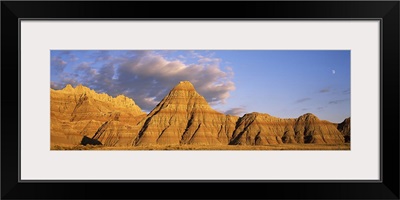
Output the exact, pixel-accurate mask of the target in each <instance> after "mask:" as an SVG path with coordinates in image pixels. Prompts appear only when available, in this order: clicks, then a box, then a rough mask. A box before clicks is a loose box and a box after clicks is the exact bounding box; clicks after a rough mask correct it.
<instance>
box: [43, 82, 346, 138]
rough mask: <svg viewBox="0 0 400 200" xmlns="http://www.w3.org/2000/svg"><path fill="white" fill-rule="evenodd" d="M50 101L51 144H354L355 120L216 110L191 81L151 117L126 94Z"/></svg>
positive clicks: (85, 91) (83, 94) (67, 94)
mask: <svg viewBox="0 0 400 200" xmlns="http://www.w3.org/2000/svg"><path fill="white" fill-rule="evenodd" d="M50 94H51V95H50V96H51V128H50V129H51V145H52V146H54V145H78V144H83V145H86V144H93V145H104V146H136V145H144V146H147V145H228V144H230V145H274V144H287V143H299V144H303V143H316V144H341V143H344V142H345V141H346V142H350V118H347V119H345V120H344V121H343V122H342V123H340V124H334V123H331V122H328V121H324V120H320V119H318V118H317V117H316V116H315V115H313V114H311V113H307V114H304V115H302V116H300V117H298V118H291V119H282V118H277V117H273V116H270V115H268V114H263V113H257V112H253V113H248V114H245V115H244V116H242V117H240V118H239V117H237V116H230V115H225V114H222V113H220V112H217V111H215V110H213V109H212V108H211V107H210V105H209V104H208V103H207V101H206V100H205V98H204V97H203V96H201V95H200V94H199V93H197V91H196V89H195V87H194V86H193V85H192V84H191V83H190V82H188V81H181V82H180V83H179V84H177V85H176V86H175V87H174V88H173V89H172V90H171V91H170V92H169V94H168V95H167V96H166V97H164V99H162V100H161V102H160V103H159V104H158V105H157V106H156V107H155V108H154V109H153V110H152V111H151V112H150V113H149V114H147V115H146V114H145V113H144V112H143V111H142V110H141V109H140V108H139V107H138V106H137V105H136V104H135V102H134V101H133V100H132V99H130V98H128V97H125V96H123V95H120V96H117V97H115V98H113V97H111V96H109V95H107V94H98V93H96V92H95V91H93V90H90V89H89V88H87V87H84V86H82V85H79V86H77V87H76V88H73V87H72V86H71V85H67V86H66V87H65V88H64V89H62V90H53V89H51V92H50Z"/></svg>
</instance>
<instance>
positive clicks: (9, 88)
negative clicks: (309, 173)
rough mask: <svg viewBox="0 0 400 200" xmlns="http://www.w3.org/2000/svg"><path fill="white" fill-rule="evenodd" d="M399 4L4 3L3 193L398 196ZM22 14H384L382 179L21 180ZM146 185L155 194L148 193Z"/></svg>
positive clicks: (110, 16)
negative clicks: (20, 73) (20, 39)
mask: <svg viewBox="0 0 400 200" xmlns="http://www.w3.org/2000/svg"><path fill="white" fill-rule="evenodd" d="M154 8H162V9H154ZM182 8H183V9H182ZM399 9H400V3H399V2H398V1H351V2H346V1H337V2H335V1H304V2H302V1H282V2H276V1H253V2H241V1H231V2H228V1H220V2H211V1H203V2H183V1H175V2H166V1H160V2H154V1H148V2H139V1H116V2H108V1H86V2H80V1H69V2H67V1H60V2H56V1H2V2H1V50H2V51H1V74H2V77H1V85H2V86H1V94H2V96H3V98H1V198H2V199H86V198H88V199H133V198H135V199H182V198H185V199H255V198H257V199H399V66H400V65H399ZM22 18H23V19H39V18H40V19H75V20H77V19H181V20H196V19H203V20H212V19H228V20H229V19H237V20H243V19H244V20H251V19H258V20H260V19H261V20H262V19H315V20H319V19H335V20H348V19H379V20H381V82H382V83H381V123H380V125H381V136H382V137H381V146H382V147H381V148H382V149H381V152H382V154H381V175H382V178H381V181H373V182H371V181H356V182H354V181H353V182H352V181H349V182H346V181H338V182H325V181H269V182H267V181H141V182H129V181H126V182H95V181H62V182H19V168H18V163H19V145H18V144H19V138H18V133H19V132H20V129H21V127H20V121H19V120H20V112H21V107H20V98H21V96H20V80H19V79H18V78H17V74H18V77H19V62H20V61H19V50H20V44H19V22H20V21H19V20H20V19H22ZM17 81H18V83H16V82H17ZM365 156H368V155H365ZM147 188H151V190H154V192H152V193H148V192H147Z"/></svg>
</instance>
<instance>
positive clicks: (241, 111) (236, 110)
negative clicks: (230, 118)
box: [225, 107, 246, 116]
mask: <svg viewBox="0 0 400 200" xmlns="http://www.w3.org/2000/svg"><path fill="white" fill-rule="evenodd" d="M245 113H246V109H245V108H244V107H239V108H231V109H229V110H227V111H225V114H227V115H234V116H242V115H244V114H245Z"/></svg>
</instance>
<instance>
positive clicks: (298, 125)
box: [230, 112, 344, 145]
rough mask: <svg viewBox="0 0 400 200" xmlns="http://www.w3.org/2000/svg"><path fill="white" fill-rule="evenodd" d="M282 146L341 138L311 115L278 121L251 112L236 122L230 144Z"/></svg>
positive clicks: (319, 142)
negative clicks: (283, 144)
mask: <svg viewBox="0 0 400 200" xmlns="http://www.w3.org/2000/svg"><path fill="white" fill-rule="evenodd" d="M282 143H301V144H302V143H317V144H340V143H344V138H343V136H342V135H341V133H340V132H339V131H338V130H337V129H336V127H335V125H333V124H332V123H330V122H328V121H322V120H319V119H318V118H317V117H316V116H314V115H313V114H311V113H307V114H305V115H302V116H300V117H299V118H297V119H281V118H277V117H272V116H270V115H268V114H261V113H256V112H254V113H250V114H246V115H244V116H243V117H241V118H240V119H239V121H238V123H237V127H236V130H235V131H234V133H233V136H232V140H231V142H230V144H237V145H269V144H282Z"/></svg>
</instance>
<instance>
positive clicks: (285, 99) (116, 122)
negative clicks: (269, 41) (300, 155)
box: [50, 50, 351, 150]
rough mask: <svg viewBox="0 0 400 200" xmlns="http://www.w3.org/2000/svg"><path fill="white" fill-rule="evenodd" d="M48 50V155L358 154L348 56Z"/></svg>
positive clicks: (339, 53) (329, 52)
mask: <svg viewBox="0 0 400 200" xmlns="http://www.w3.org/2000/svg"><path fill="white" fill-rule="evenodd" d="M50 54H51V55H50V150H350V146H351V145H350V138H351V137H350V102H351V101H350V54H351V52H350V51H349V50H51V51H50Z"/></svg>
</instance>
